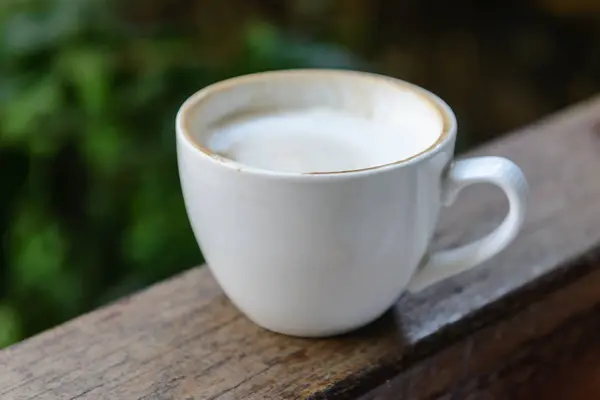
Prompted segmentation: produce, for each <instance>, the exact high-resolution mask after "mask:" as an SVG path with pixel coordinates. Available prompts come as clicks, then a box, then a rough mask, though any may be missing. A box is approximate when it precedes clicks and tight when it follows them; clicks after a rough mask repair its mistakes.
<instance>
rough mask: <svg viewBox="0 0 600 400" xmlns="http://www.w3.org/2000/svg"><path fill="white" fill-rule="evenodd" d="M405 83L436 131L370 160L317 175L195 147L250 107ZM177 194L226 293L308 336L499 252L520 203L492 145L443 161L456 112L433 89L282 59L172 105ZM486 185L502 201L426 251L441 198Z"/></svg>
mask: <svg viewBox="0 0 600 400" xmlns="http://www.w3.org/2000/svg"><path fill="white" fill-rule="evenodd" d="M407 89H408V90H412V91H414V92H415V93H417V94H419V95H420V96H423V98H424V99H426V100H427V101H429V102H430V104H431V105H433V106H435V108H436V109H437V110H439V112H440V113H441V115H442V116H443V119H444V129H443V132H440V137H439V139H438V140H437V142H436V143H435V144H434V145H433V146H431V147H430V148H429V149H427V150H426V151H423V152H421V153H419V154H415V155H413V156H412V157H410V158H408V159H404V160H398V161H397V162H394V163H391V164H386V165H381V166H378V167H371V168H365V169H361V170H353V171H339V172H334V173H322V174H301V173H285V172H275V171H267V170H260V169H255V168H252V167H245V166H243V165H239V164H236V163H233V162H228V160H225V159H223V158H221V157H219V156H218V155H216V154H212V153H211V152H210V151H209V150H208V149H206V148H205V146H203V143H205V140H206V135H207V134H208V132H207V129H206V127H207V126H208V125H209V124H210V123H214V122H215V121H216V120H218V119H223V118H227V116H228V115H233V114H236V113H240V112H246V111H247V112H251V111H252V110H258V109H273V110H277V109H279V108H287V109H289V108H295V107H297V108H301V107H307V106H320V105H322V106H326V107H337V108H343V109H346V110H347V111H350V112H364V111H365V110H370V109H372V108H373V107H375V106H374V105H375V104H379V105H381V104H382V101H383V102H385V101H388V100H389V101H393V97H394V93H396V92H401V91H406V90H407ZM176 127H177V154H178V163H179V174H180V178H181V184H182V189H183V195H184V198H185V203H186V207H187V212H188V215H189V219H190V221H191V225H192V228H193V231H194V234H195V236H196V239H197V241H198V243H199V245H200V248H201V250H202V252H203V254H204V257H205V259H206V261H207V263H208V266H209V268H210V269H211V271H212V273H213V275H214V276H215V278H216V280H217V282H218V283H219V285H220V286H221V287H222V289H223V291H224V292H225V294H226V295H227V296H228V297H229V299H230V300H231V301H232V302H233V303H234V304H235V305H236V307H237V308H238V309H239V310H241V311H242V312H243V313H244V314H245V315H246V316H247V317H248V318H249V319H250V320H252V321H254V322H255V323H256V324H258V325H260V326H262V327H264V328H266V329H269V330H272V331H275V332H279V333H284V334H288V335H294V336H305V337H318V336H330V335H336V334H341V333H344V332H347V331H351V330H354V329H356V328H359V327H361V326H363V325H366V324H368V323H370V322H372V321H374V320H375V319H377V318H378V317H379V316H381V315H382V314H383V313H384V312H385V311H386V310H387V309H389V308H390V307H391V306H392V305H393V304H394V302H395V301H396V300H397V299H398V297H399V296H400V295H401V294H402V293H403V292H404V291H405V290H413V291H414V290H420V289H422V288H424V287H426V286H428V285H431V284H433V283H435V282H438V281H440V280H442V279H445V278H447V277H449V276H451V275H454V274H456V273H459V272H461V271H465V270H468V269H470V268H473V267H475V266H477V265H479V264H480V263H481V262H483V261H485V260H487V259H489V258H490V257H492V256H494V255H495V254H497V253H498V252H499V251H501V250H503V249H504V248H505V247H506V246H507V245H508V244H509V243H510V242H511V241H512V240H513V239H514V238H515V236H516V235H517V233H518V231H519V229H520V227H521V225H522V223H523V218H524V214H525V207H526V199H527V193H528V189H527V183H526V181H525V178H524V176H523V173H522V172H521V170H520V169H519V168H518V167H517V166H516V165H515V164H514V163H513V162H511V161H509V160H507V159H504V158H499V157H480V158H471V159H464V160H459V161H455V162H452V158H453V155H454V143H455V139H456V128H457V126H456V119H455V116H454V113H453V112H452V110H451V109H450V107H449V106H448V105H447V104H446V103H445V102H444V101H442V100H441V99H440V98H438V97H437V96H436V95H434V94H432V93H430V92H428V91H426V90H425V89H422V88H420V87H418V86H415V85H412V84H410V83H407V82H404V81H400V80H397V79H392V78H388V77H384V76H379V75H373V74H367V73H362V72H353V71H336V70H290V71H277V72H266V73H259V74H253V75H247V76H242V77H238V78H233V79H229V80H226V81H223V82H219V83H216V84H214V85H211V86H208V87H206V88H204V89H202V90H200V91H199V92H197V93H196V94H194V95H193V96H191V97H190V98H189V99H188V100H187V101H186V102H185V103H184V104H183V106H182V107H181V109H180V110H179V113H178V115H177V122H176ZM481 182H485V183H492V184H495V185H497V186H499V187H500V188H501V189H502V190H503V191H504V192H505V193H506V196H507V197H508V200H509V205H510V209H509V212H508V215H507V216H506V218H505V219H504V221H503V222H502V223H501V224H500V226H498V227H497V228H496V229H495V230H494V231H493V232H492V233H490V234H489V235H487V236H485V237H484V238H482V239H479V240H477V241H475V242H473V243H471V244H467V245H464V246H462V247H459V248H455V249H450V250H445V251H442V252H438V253H434V254H428V253H427V249H428V246H429V243H430V241H431V239H432V236H433V233H434V229H435V226H436V223H437V220H438V215H439V212H440V209H441V207H442V205H449V204H450V203H451V202H452V201H453V200H454V198H455V195H456V194H457V192H459V191H460V190H461V189H462V188H464V187H465V186H468V185H471V184H474V183H481Z"/></svg>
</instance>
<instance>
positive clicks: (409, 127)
mask: <svg viewBox="0 0 600 400" xmlns="http://www.w3.org/2000/svg"><path fill="white" fill-rule="evenodd" d="M415 110H419V111H420V112H416V113H415ZM425 111H429V115H428V114H427V113H426V112H425ZM442 130H443V121H442V119H441V117H440V116H439V115H438V114H437V113H435V111H434V109H433V108H431V107H429V108H423V107H415V106H414V105H413V107H406V108H404V109H399V110H397V112H396V113H395V115H393V116H392V115H388V116H385V115H384V116H382V115H379V116H376V117H375V116H372V117H370V118H369V117H368V116H364V115H356V114H353V113H351V112H348V111H345V110H340V109H334V108H327V107H316V108H307V109H298V110H290V111H285V112H284V111H279V112H271V113H268V112H267V113H253V114H251V115H247V116H243V117H237V118H234V119H231V120H229V121H227V120H226V121H225V122H222V123H220V124H218V125H217V126H213V127H212V129H211V132H210V133H209V135H208V140H207V143H206V145H207V147H208V149H209V150H210V151H212V152H213V153H216V154H219V155H221V156H222V157H224V158H227V159H230V160H233V161H235V162H237V163H239V164H243V165H247V166H251V167H255V168H261V169H266V170H271V171H278V172H293V173H314V172H334V171H347V170H357V169H363V168H369V167H375V166H378V165H384V164H389V163H393V162H396V161H400V160H404V159H407V158H410V157H411V156H413V155H416V154H418V153H420V152H422V151H425V150H426V149H428V148H429V147H431V146H432V145H433V144H434V143H435V141H436V140H437V139H438V137H439V136H440V135H441V132H442Z"/></svg>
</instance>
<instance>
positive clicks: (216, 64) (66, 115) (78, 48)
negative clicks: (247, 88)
mask: <svg viewBox="0 0 600 400" xmlns="http://www.w3.org/2000/svg"><path fill="white" fill-rule="evenodd" d="M292 67H324V68H328V67H337V68H352V69H361V70H368V71H374V72H379V73H384V74H389V75H392V76H396V77H400V78H402V79H405V80H409V81H412V82H414V83H417V84H419V85H422V86H424V87H426V88H428V89H430V90H432V91H434V92H435V93H437V94H439V95H440V96H442V97H443V98H444V99H445V100H446V101H447V102H448V103H450V105H451V106H452V107H453V108H454V109H455V111H456V113H457V115H458V118H459V125H460V135H459V138H460V140H459V151H460V150H464V149H466V148H469V147H472V146H474V145H477V144H478V143H481V142H483V141H485V140H489V139H490V138H493V137H496V136H498V135H500V134H502V133H504V132H506V131H508V130H511V129H514V128H516V127H518V126H521V125H523V124H527V123H530V122H533V121H534V120H536V119H538V118H540V117H542V116H544V115H546V114H548V113H550V112H552V111H554V110H557V109H560V108H562V107H565V106H567V105H568V104H571V103H573V102H576V101H580V100H582V99H585V98H587V97H589V96H591V95H592V94H594V93H595V92H598V91H599V89H600V1H598V0H537V1H474V0H473V1H467V0H455V1H433V0H405V1H402V0H398V1H393V0H304V1H301V0H290V1H283V0H261V1H259V0H252V1H249V0H120V1H118V0H115V1H111V0H2V1H1V2H0V233H1V235H2V247H1V248H0V348H1V347H3V346H6V345H9V344H11V343H13V342H15V341H18V340H21V339H23V338H24V337H27V336H29V335H31V334H34V333H36V332H38V331H40V330H43V329H46V328H48V327H51V326H53V325H55V324H57V323H60V322H62V321H64V320H66V319H69V318H72V317H74V316H76V315H78V314H80V313H82V312H85V311H87V310H90V309H91V308H94V307H97V306H99V305H102V304H105V303H106V302H109V301H111V300H114V299H116V298H118V297H120V296H123V295H125V294H127V293H131V292H132V291H135V290H138V289H141V288H143V287H145V286H147V285H149V284H151V283H153V282H156V281H157V280H160V279H164V278H166V277H168V276H170V275H172V274H174V273H176V272H178V271H181V270H183V269H187V268H190V267H191V266H194V265H197V264H199V263H201V261H202V256H201V254H200V252H199V250H198V248H197V245H196V243H195V241H194V239H193V236H192V233H191V230H190V227H189V225H188V222H187V218H186V215H185V210H184V206H183V201H182V198H181V192H180V187H179V181H178V176H177V168H176V162H175V149H174V136H173V135H174V132H173V120H174V116H175V112H176V110H177V108H178V106H179V105H180V104H181V102H182V101H183V100H184V99H185V98H186V97H187V96H189V95H190V94H191V93H193V92H195V91H196V90H198V89H200V88H202V87H203V86H205V85H207V84H209V83H212V82H215V81H217V80H221V79H224V78H227V77H231V76H235V75H240V74H245V73H250V72H256V71H263V70H272V69H280V68H292ZM539 145H540V146H543V145H544V143H540V144H539Z"/></svg>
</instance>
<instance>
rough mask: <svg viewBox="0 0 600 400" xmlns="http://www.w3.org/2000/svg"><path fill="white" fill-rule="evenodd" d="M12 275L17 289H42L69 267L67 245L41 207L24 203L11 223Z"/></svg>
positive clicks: (55, 224) (61, 233)
mask: <svg viewBox="0 0 600 400" xmlns="http://www.w3.org/2000/svg"><path fill="white" fill-rule="evenodd" d="M9 235H10V236H9V237H10V249H11V254H12V257H11V270H12V271H11V275H12V276H13V278H14V282H13V284H14V285H15V287H16V288H17V290H30V289H43V288H45V287H46V285H48V283H49V282H51V281H52V279H53V278H54V277H55V276H57V275H58V274H60V273H61V271H63V269H64V268H65V267H66V255H67V242H66V238H65V236H64V234H63V232H61V230H60V228H59V226H58V224H57V221H56V220H54V219H52V218H51V217H49V216H48V215H45V214H44V213H43V212H42V211H41V209H40V208H39V206H37V207H36V206H35V205H30V204H27V203H23V204H21V207H20V208H19V209H18V210H17V212H16V214H15V215H14V216H13V220H12V230H11V232H10V234H9Z"/></svg>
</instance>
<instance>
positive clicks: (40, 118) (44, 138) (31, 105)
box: [0, 73, 63, 153]
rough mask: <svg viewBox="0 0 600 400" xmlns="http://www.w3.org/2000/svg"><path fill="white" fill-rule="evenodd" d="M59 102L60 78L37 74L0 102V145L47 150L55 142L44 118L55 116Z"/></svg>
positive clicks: (60, 100)
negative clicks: (0, 112)
mask: <svg viewBox="0 0 600 400" xmlns="http://www.w3.org/2000/svg"><path fill="white" fill-rule="evenodd" d="M62 105H63V97H62V92H61V82H60V80H59V79H58V78H57V77H56V76H55V75H54V74H52V73H48V74H47V75H45V76H43V77H40V80H39V81H37V82H34V83H31V84H29V85H28V86H27V87H26V88H23V90H22V91H19V92H17V93H16V94H15V95H14V97H13V98H12V99H11V100H10V101H6V102H4V109H3V110H2V115H1V121H0V145H5V146H6V145H9V146H10V145H14V144H20V145H23V144H24V145H26V146H28V147H29V148H30V149H32V150H33V151H34V152H35V153H44V152H49V151H51V150H52V149H53V148H56V145H57V144H58V143H57V142H56V140H57V139H58V138H57V137H55V132H53V131H52V130H49V129H48V128H49V126H48V125H46V122H47V121H48V120H50V119H52V118H53V117H54V118H55V117H57V116H58V115H57V114H58V112H59V110H60V109H61V107H62Z"/></svg>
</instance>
